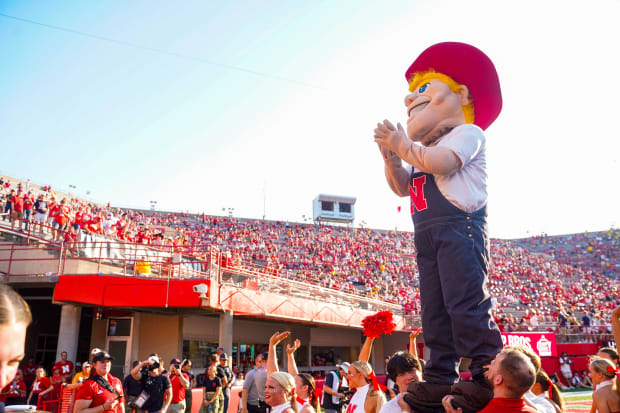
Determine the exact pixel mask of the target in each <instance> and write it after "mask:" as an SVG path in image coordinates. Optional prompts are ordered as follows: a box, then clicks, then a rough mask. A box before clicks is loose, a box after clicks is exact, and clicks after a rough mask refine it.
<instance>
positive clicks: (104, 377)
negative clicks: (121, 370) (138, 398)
mask: <svg viewBox="0 0 620 413" xmlns="http://www.w3.org/2000/svg"><path fill="white" fill-rule="evenodd" d="M111 360H112V357H111V356H110V355H109V354H108V353H106V352H105V351H100V352H98V353H97V354H95V356H94V357H93V367H92V368H93V369H94V371H95V373H94V375H92V376H91V377H90V378H89V379H88V380H86V381H85V382H84V383H83V384H82V386H81V387H80V389H79V390H78V391H77V393H76V395H75V413H125V404H124V402H123V398H124V396H123V385H122V383H121V381H120V380H119V379H118V378H116V377H114V376H112V375H111V374H110V369H111V368H112V362H111Z"/></svg>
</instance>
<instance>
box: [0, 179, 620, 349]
mask: <svg viewBox="0 0 620 413" xmlns="http://www.w3.org/2000/svg"><path fill="white" fill-rule="evenodd" d="M0 187H1V189H0V203H1V205H2V209H1V210H0V214H2V216H1V219H0V225H3V226H5V227H9V226H10V225H11V224H15V223H14V222H13V223H11V220H12V217H11V208H10V206H8V207H7V204H8V205H10V204H11V201H12V200H13V199H14V197H21V198H22V199H26V198H29V199H31V203H32V202H34V200H35V199H36V198H37V197H38V196H39V195H40V194H41V195H43V199H45V200H47V201H48V202H49V212H48V214H47V215H48V218H47V219H48V220H49V221H50V222H52V221H57V222H58V218H57V217H58V215H59V213H60V214H61V215H62V212H61V211H62V209H60V208H59V205H60V202H61V201H62V199H65V206H66V207H65V210H64V215H66V217H65V221H66V222H65V224H66V225H67V228H68V229H70V228H74V230H73V231H66V232H63V233H62V234H60V235H58V234H57V235H56V236H54V234H45V233H43V234H40V236H41V237H44V238H46V239H48V240H50V241H52V242H72V241H75V240H76V239H82V238H83V237H84V235H85V234H87V235H92V236H97V237H98V239H115V240H121V241H125V242H129V243H137V244H144V245H149V246H151V247H153V248H159V249H162V250H166V251H170V252H177V253H179V254H182V255H183V256H187V257H194V258H196V259H197V260H200V259H206V256H207V254H208V247H209V246H211V245H215V246H217V247H218V248H219V249H220V250H221V251H223V252H224V254H225V256H226V263H225V266H230V267H234V266H246V267H247V266H251V267H255V268H258V269H259V270H260V271H261V272H263V273H265V274H269V275H276V276H278V277H285V278H289V279H292V280H296V281H303V282H304V283H307V284H314V285H317V286H321V287H327V288H331V289H336V290H340V291H345V292H350V293H355V294H359V295H364V296H368V297H372V298H375V299H380V300H384V301H389V302H395V303H399V304H401V305H402V306H403V309H404V310H405V311H406V312H407V313H409V314H414V315H415V314H419V311H420V308H419V288H418V281H417V277H416V274H417V267H416V263H415V247H414V242H413V233H411V232H395V231H380V230H373V229H368V228H354V227H347V226H335V225H325V224H318V223H317V224H302V223H294V222H283V221H267V220H255V219H238V218H234V217H222V216H207V215H204V214H202V215H196V214H189V213H167V212H158V211H148V210H133V209H119V208H112V207H110V205H106V206H103V205H96V204H94V203H92V202H89V201H87V200H83V199H79V198H76V197H73V196H70V195H67V194H65V195H64V196H62V195H60V194H59V193H54V192H52V190H51V188H50V187H49V186H46V187H40V186H36V185H31V184H30V182H29V181H28V182H26V183H25V182H23V181H20V182H17V181H16V180H10V179H8V178H1V179H0ZM23 216H24V217H25V216H26V215H25V213H24V215H23ZM28 216H29V221H30V222H31V221H33V220H34V218H33V217H34V214H29V215H28ZM17 224H18V225H17V228H16V231H22V232H24V231H37V229H36V227H35V228H32V227H33V225H34V224H33V223H32V222H31V223H30V225H29V226H28V224H27V223H26V222H23V221H21V222H18V223H17ZM80 237H82V238H80ZM619 243H620V231H619V230H617V229H610V230H607V231H603V232H596V233H588V232H586V233H582V234H572V235H564V236H548V235H541V236H536V237H531V238H525V239H519V240H499V239H493V240H491V264H490V273H489V284H488V287H489V292H490V294H491V296H492V297H493V300H494V308H495V317H496V321H497V323H498V325H499V326H500V328H501V329H502V330H503V331H507V332H508V331H554V332H556V333H558V334H560V336H562V337H564V338H563V339H562V338H560V340H564V341H576V340H580V341H584V340H585V341H594V340H595V339H600V337H601V336H602V335H607V334H609V333H610V326H609V325H608V321H607V319H606V317H605V314H606V313H605V312H606V311H609V310H610V309H613V308H614V307H615V306H616V305H617V303H618V300H619V298H620V297H619V293H618V287H617V277H618V273H619V271H620V260H619V258H620V257H619V252H618V251H619V248H618V244H619Z"/></svg>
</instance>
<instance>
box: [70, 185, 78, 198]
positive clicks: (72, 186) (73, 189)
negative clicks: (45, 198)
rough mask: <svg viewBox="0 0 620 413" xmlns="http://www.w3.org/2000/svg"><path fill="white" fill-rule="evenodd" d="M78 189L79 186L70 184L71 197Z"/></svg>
mask: <svg viewBox="0 0 620 413" xmlns="http://www.w3.org/2000/svg"><path fill="white" fill-rule="evenodd" d="M76 188H77V186H75V185H73V184H69V195H71V196H73V191H75V189H76Z"/></svg>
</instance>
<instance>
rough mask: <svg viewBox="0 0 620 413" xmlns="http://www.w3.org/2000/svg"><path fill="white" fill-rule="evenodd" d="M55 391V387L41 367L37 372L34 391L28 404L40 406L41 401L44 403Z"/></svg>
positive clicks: (33, 386)
mask: <svg viewBox="0 0 620 413" xmlns="http://www.w3.org/2000/svg"><path fill="white" fill-rule="evenodd" d="M52 390H54V386H53V385H52V382H51V381H50V379H49V378H47V377H46V375H45V369H43V368H41V367H39V368H38V369H37V370H36V371H35V379H34V383H32V390H31V391H30V396H28V400H27V401H26V404H31V405H33V406H38V405H39V401H40V400H41V401H44V400H47V399H48V398H49V396H48V395H49V393H50V392H51V391H52Z"/></svg>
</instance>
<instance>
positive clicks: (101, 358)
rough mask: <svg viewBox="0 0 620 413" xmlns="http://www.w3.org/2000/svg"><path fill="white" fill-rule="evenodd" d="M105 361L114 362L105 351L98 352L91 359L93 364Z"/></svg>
mask: <svg viewBox="0 0 620 413" xmlns="http://www.w3.org/2000/svg"><path fill="white" fill-rule="evenodd" d="M106 360H114V357H112V356H111V355H110V354H109V353H108V352H107V351H100V352H99V353H97V354H95V357H93V363H96V362H98V361H106Z"/></svg>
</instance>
